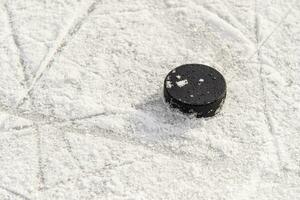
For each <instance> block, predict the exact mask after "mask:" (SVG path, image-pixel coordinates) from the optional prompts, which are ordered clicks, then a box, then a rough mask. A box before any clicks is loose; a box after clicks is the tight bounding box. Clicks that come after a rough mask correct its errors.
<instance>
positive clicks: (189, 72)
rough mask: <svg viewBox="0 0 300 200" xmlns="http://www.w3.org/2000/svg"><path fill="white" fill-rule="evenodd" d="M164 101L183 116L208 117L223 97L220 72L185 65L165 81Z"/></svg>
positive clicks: (217, 109) (222, 81) (220, 105)
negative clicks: (183, 114)
mask: <svg viewBox="0 0 300 200" xmlns="http://www.w3.org/2000/svg"><path fill="white" fill-rule="evenodd" d="M164 97H165V101H166V102H167V103H169V104H170V106H171V107H173V108H177V109H179V110H180V111H181V112H183V113H188V114H196V116H197V117H211V116H214V115H215V114H217V113H218V111H219V109H220V108H221V107H222V105H223V103H224V100H225V97H226V82H225V79H224V77H223V76H222V74H221V73H220V72H218V71H217V70H215V69H214V68H211V67H209V66H206V65H200V64H186V65H182V66H179V67H177V68H175V69H174V70H172V71H171V72H170V73H169V74H168V75H167V77H166V79H165V81H164Z"/></svg>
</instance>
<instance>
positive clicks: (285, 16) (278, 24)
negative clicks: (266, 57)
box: [245, 0, 297, 63]
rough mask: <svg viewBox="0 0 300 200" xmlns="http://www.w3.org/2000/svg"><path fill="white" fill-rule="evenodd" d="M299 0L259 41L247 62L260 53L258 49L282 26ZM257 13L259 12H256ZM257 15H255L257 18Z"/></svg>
mask: <svg viewBox="0 0 300 200" xmlns="http://www.w3.org/2000/svg"><path fill="white" fill-rule="evenodd" d="M296 3H297V0H296V1H295V2H294V3H293V4H292V6H291V7H290V8H289V9H288V11H287V12H286V13H285V14H284V15H283V16H282V17H281V19H280V21H279V22H278V23H277V24H276V25H275V27H274V28H273V29H272V31H271V32H270V33H269V34H268V35H267V36H266V37H265V38H264V39H263V40H261V41H259V42H258V45H257V48H256V50H255V52H253V54H251V55H250V56H249V57H248V58H247V59H246V61H245V62H246V63H247V62H249V61H250V60H251V59H252V58H253V57H254V56H255V55H257V54H258V51H260V50H261V48H262V47H263V46H264V45H265V44H266V43H267V41H268V40H269V39H270V38H271V37H272V36H273V34H274V33H275V32H276V31H277V30H278V29H279V28H280V27H281V25H282V24H283V23H284V21H285V20H286V19H287V17H288V16H289V15H290V14H291V11H292V9H293V7H294V6H295V5H296ZM256 15H257V13H256ZM256 18H257V16H256V17H255V20H256Z"/></svg>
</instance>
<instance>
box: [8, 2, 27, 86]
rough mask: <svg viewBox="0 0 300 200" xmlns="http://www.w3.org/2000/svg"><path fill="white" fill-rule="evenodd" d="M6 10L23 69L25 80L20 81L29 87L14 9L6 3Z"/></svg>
mask: <svg viewBox="0 0 300 200" xmlns="http://www.w3.org/2000/svg"><path fill="white" fill-rule="evenodd" d="M4 11H5V13H6V16H7V21H8V25H9V29H10V33H11V37H12V40H13V43H14V45H15V47H16V51H17V55H18V64H19V65H20V67H21V71H22V79H23V80H21V82H20V83H21V85H23V86H24V88H25V89H28V81H29V77H28V75H27V73H26V62H25V54H24V50H23V48H22V46H21V43H20V38H19V36H18V34H17V29H16V27H15V24H14V21H13V14H12V11H11V10H10V8H9V7H8V5H7V4H6V3H5V4H4Z"/></svg>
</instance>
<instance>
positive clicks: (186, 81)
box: [176, 79, 189, 87]
mask: <svg viewBox="0 0 300 200" xmlns="http://www.w3.org/2000/svg"><path fill="white" fill-rule="evenodd" d="M176 84H177V85H178V87H183V86H185V85H187V84H189V82H188V80H187V79H184V80H182V81H178V82H176Z"/></svg>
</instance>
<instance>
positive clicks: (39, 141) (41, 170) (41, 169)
mask: <svg viewBox="0 0 300 200" xmlns="http://www.w3.org/2000/svg"><path fill="white" fill-rule="evenodd" d="M35 134H36V139H37V157H38V174H37V177H38V180H39V181H38V184H39V185H38V190H40V191H41V190H44V189H45V188H46V183H45V182H46V181H45V173H44V166H43V157H42V146H41V144H42V136H41V133H40V131H39V127H38V126H36V127H35Z"/></svg>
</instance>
